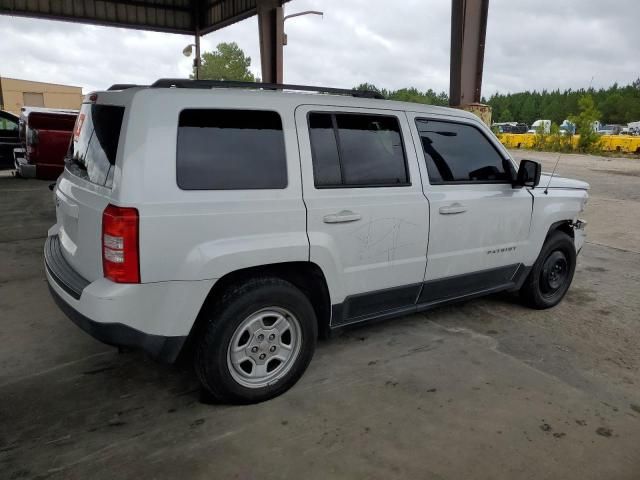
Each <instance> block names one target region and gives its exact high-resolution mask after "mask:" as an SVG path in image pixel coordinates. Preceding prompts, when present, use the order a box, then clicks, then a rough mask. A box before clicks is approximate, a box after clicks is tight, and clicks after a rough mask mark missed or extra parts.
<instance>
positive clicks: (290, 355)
mask: <svg viewBox="0 0 640 480" xmlns="http://www.w3.org/2000/svg"><path fill="white" fill-rule="evenodd" d="M301 344H302V331H301V328H300V322H299V321H298V319H297V318H296V317H295V315H293V313H291V312H290V311H289V310H287V309H285V308H282V307H267V308H263V309H261V310H259V311H257V312H255V313H252V314H251V315H249V316H248V317H247V318H245V319H244V320H243V321H242V322H241V323H240V325H238V327H237V328H236V330H235V332H234V333H233V335H232V337H231V342H229V347H228V349H227V366H228V368H229V372H230V373H231V376H232V377H233V379H234V380H235V381H236V382H238V383H239V384H240V385H242V386H244V387H247V388H262V387H265V386H268V385H270V384H272V383H274V382H276V381H277V380H279V379H280V378H282V377H284V376H285V375H286V374H287V373H288V372H289V371H290V370H291V367H292V366H293V364H294V363H295V361H296V359H297V358H298V355H299V354H300V347H301Z"/></svg>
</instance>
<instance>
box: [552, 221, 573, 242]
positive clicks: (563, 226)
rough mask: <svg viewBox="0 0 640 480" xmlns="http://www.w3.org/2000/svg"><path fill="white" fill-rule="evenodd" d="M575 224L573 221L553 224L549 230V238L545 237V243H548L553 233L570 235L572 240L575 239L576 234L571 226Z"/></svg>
mask: <svg viewBox="0 0 640 480" xmlns="http://www.w3.org/2000/svg"><path fill="white" fill-rule="evenodd" d="M572 223H573V221H572V220H560V221H558V222H555V223H552V224H551V225H550V226H549V230H548V231H547V236H546V237H545V242H546V241H547V238H549V236H551V234H552V233H553V232H556V231H560V232H563V233H566V234H567V235H569V236H570V237H571V239H574V238H575V232H574V231H573V227H572V226H571V225H572Z"/></svg>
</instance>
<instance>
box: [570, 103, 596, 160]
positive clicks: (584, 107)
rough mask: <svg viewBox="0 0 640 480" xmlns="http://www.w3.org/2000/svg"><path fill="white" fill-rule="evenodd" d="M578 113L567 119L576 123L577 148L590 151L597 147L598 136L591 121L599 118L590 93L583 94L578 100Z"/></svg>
mask: <svg viewBox="0 0 640 480" xmlns="http://www.w3.org/2000/svg"><path fill="white" fill-rule="evenodd" d="M578 107H579V108H580V113H578V115H571V116H570V117H569V121H570V122H573V123H574V124H575V125H576V129H577V132H578V133H579V134H580V140H578V150H579V151H581V152H592V151H594V150H597V149H598V144H599V142H600V137H599V136H598V134H597V133H596V132H594V130H593V122H595V121H596V120H598V119H599V118H600V112H599V111H598V109H597V108H596V104H595V102H594V101H593V97H592V96H591V95H588V94H587V95H584V96H583V97H582V98H581V99H580V100H579V101H578Z"/></svg>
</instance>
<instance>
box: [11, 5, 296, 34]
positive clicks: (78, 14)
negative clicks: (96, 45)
mask: <svg viewBox="0 0 640 480" xmlns="http://www.w3.org/2000/svg"><path fill="white" fill-rule="evenodd" d="M257 1H262V0H0V14H5V15H18V16H25V17H37V18H46V19H51V20H67V21H72V22H78V23H93V24H98V25H109V26H118V27H127V28H139V29H144V30H157V31H165V32H173V33H187V34H193V33H195V27H196V21H195V19H196V18H198V20H199V23H200V31H201V33H208V32H211V31H213V30H217V29H219V28H222V27H225V26H227V25H230V24H232V23H234V22H237V21H239V20H243V19H245V18H248V17H250V16H252V15H255V14H256V2H257ZM276 1H277V0H276ZM285 1H286V0H285ZM196 11H197V12H198V15H197V16H196V15H195V13H196Z"/></svg>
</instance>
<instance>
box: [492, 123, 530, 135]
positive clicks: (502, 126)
mask: <svg viewBox="0 0 640 480" xmlns="http://www.w3.org/2000/svg"><path fill="white" fill-rule="evenodd" d="M491 129H492V130H493V131H494V132H495V133H527V130H528V129H529V127H528V126H527V124H526V123H517V122H501V123H494V124H492V125H491Z"/></svg>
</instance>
